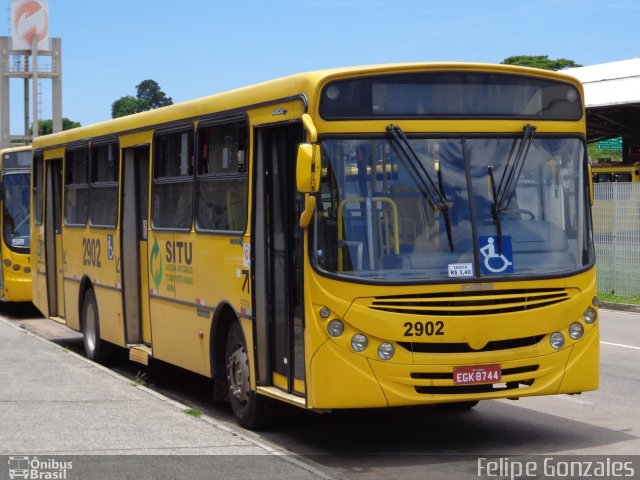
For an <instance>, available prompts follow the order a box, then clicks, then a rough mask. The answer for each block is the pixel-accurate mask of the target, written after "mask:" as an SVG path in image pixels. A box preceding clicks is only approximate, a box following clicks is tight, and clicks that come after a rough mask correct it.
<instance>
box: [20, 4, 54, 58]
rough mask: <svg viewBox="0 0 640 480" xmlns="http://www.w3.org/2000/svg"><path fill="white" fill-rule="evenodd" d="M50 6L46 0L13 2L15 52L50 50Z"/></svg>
mask: <svg viewBox="0 0 640 480" xmlns="http://www.w3.org/2000/svg"><path fill="white" fill-rule="evenodd" d="M48 10H49V5H48V2H47V1H45V0H13V2H12V3H11V12H12V14H11V25H12V37H11V38H12V40H13V49H14V50H31V48H32V44H33V41H34V36H35V41H36V42H37V45H36V47H37V49H38V50H45V51H48V50H49V13H48Z"/></svg>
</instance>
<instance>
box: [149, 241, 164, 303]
mask: <svg viewBox="0 0 640 480" xmlns="http://www.w3.org/2000/svg"><path fill="white" fill-rule="evenodd" d="M149 265H150V266H151V277H152V278H153V283H154V284H155V286H156V290H159V289H160V284H161V283H162V256H160V245H158V239H157V238H156V239H155V241H154V242H153V247H152V248H151V258H150V259H149Z"/></svg>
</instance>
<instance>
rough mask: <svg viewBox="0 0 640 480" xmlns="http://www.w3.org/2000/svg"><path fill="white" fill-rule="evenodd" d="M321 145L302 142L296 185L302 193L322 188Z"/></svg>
mask: <svg viewBox="0 0 640 480" xmlns="http://www.w3.org/2000/svg"><path fill="white" fill-rule="evenodd" d="M320 165H321V164H320V145H315V144H311V143H301V144H300V145H299V146H298V158H297V160H296V186H297V188H298V192H300V193H317V192H318V190H320V171H321V166H320Z"/></svg>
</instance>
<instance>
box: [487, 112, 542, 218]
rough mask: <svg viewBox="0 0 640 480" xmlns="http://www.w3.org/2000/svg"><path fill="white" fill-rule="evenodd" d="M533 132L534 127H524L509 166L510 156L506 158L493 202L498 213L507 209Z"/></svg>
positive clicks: (534, 130)
mask: <svg viewBox="0 0 640 480" xmlns="http://www.w3.org/2000/svg"><path fill="white" fill-rule="evenodd" d="M535 132H536V127H534V126H533V125H528V124H527V125H525V126H524V133H523V135H522V140H521V141H520V145H518V150H517V151H516V155H515V158H514V159H513V163H512V164H511V165H510V163H511V155H509V158H507V165H506V167H505V171H504V174H503V175H502V178H501V179H500V185H499V186H498V191H497V197H496V198H494V202H496V203H497V207H498V213H502V212H504V211H505V210H506V209H507V208H508V207H509V203H510V202H511V198H512V197H513V193H514V192H515V189H516V185H517V184H518V179H519V178H520V173H521V172H522V167H523V166H524V159H525V158H527V153H529V147H530V146H531V141H532V140H533V135H534V134H535Z"/></svg>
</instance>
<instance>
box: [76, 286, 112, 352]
mask: <svg viewBox="0 0 640 480" xmlns="http://www.w3.org/2000/svg"><path fill="white" fill-rule="evenodd" d="M82 343H83V344H84V353H85V355H86V357H87V358H88V359H89V360H93V361H94V362H98V363H103V362H105V361H106V360H107V357H108V352H107V350H108V346H107V345H105V342H104V341H103V340H101V339H100V316H99V314H98V302H97V301H96V294H95V293H94V292H93V290H92V289H88V290H87V291H86V293H85V294H84V299H83V301H82Z"/></svg>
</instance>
